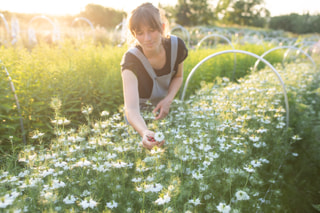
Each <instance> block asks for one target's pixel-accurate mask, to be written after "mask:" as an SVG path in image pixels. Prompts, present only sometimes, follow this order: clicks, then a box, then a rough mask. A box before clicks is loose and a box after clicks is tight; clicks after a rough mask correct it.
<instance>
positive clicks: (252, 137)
mask: <svg viewBox="0 0 320 213" xmlns="http://www.w3.org/2000/svg"><path fill="white" fill-rule="evenodd" d="M249 139H250V140H251V141H253V142H257V141H259V140H260V138H259V137H257V136H255V135H253V136H250V137H249Z"/></svg>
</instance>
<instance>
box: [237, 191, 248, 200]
mask: <svg viewBox="0 0 320 213" xmlns="http://www.w3.org/2000/svg"><path fill="white" fill-rule="evenodd" d="M236 198H237V200H249V199H250V197H249V195H248V194H247V193H246V192H245V191H241V190H239V191H237V192H236Z"/></svg>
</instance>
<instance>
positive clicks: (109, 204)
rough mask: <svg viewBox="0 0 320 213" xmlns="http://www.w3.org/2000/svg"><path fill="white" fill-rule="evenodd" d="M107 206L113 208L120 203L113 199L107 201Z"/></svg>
mask: <svg viewBox="0 0 320 213" xmlns="http://www.w3.org/2000/svg"><path fill="white" fill-rule="evenodd" d="M106 206H107V207H108V208H109V209H113V208H117V207H118V203H117V202H116V201H114V200H112V201H111V202H107V204H106Z"/></svg>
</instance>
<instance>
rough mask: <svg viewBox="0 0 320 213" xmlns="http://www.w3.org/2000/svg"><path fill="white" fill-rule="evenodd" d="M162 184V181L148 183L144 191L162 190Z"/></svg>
mask: <svg viewBox="0 0 320 213" xmlns="http://www.w3.org/2000/svg"><path fill="white" fill-rule="evenodd" d="M161 189H162V185H161V184H160V183H155V184H147V185H145V186H144V192H160V191H161Z"/></svg>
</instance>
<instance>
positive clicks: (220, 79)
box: [0, 40, 320, 212]
mask: <svg viewBox="0 0 320 213" xmlns="http://www.w3.org/2000/svg"><path fill="white" fill-rule="evenodd" d="M272 47H274V46H269V47H268V49H269V48H272ZM235 48H236V49H241V50H246V51H249V52H253V53H255V54H257V55H261V54H263V53H264V52H265V51H266V48H265V46H263V45H260V44H252V43H246V44H236V45H235ZM226 49H230V47H228V46H226V45H222V44H219V45H216V46H215V48H214V49H212V48H203V49H195V48H190V51H189V56H188V58H187V60H186V62H185V64H184V68H185V72H184V77H185V79H186V78H187V76H188V74H189V73H190V71H191V70H192V68H193V67H194V66H195V65H196V64H197V63H198V62H199V61H200V60H202V59H203V58H205V57H206V56H208V55H210V54H212V53H215V52H219V51H222V50H226ZM125 50H126V47H125V46H113V45H102V44H96V43H92V42H74V41H68V40H66V41H65V42H64V43H60V44H54V45H52V44H49V45H48V44H46V43H43V44H39V45H37V46H35V47H34V48H32V50H28V49H25V48H17V47H1V48H0V55H1V60H2V62H1V66H2V69H1V75H2V76H1V82H0V83H1V84H0V89H1V94H0V99H1V104H0V105H1V109H0V110H1V111H0V112H1V116H2V117H1V120H2V121H1V127H0V133H1V138H0V139H1V143H2V144H1V153H2V156H1V163H0V165H1V168H0V208H2V209H4V210H5V212H316V211H319V209H320V207H319V204H320V199H319V197H320V194H319V188H320V181H319V178H318V174H319V172H320V169H319V161H320V158H319V156H320V155H319V153H320V149H319V146H318V144H319V138H320V135H319V130H320V122H319V121H320V110H319V106H320V91H319V90H320V89H319V85H320V75H319V69H318V68H315V67H314V66H312V64H311V63H310V62H309V61H308V60H305V58H303V57H295V58H294V59H292V60H287V61H286V62H285V63H284V64H282V63H281V62H282V59H283V54H284V50H278V51H275V52H273V53H272V54H270V55H268V56H266V59H267V60H268V61H269V62H270V63H271V64H273V65H274V67H275V68H276V69H277V71H278V72H279V74H280V76H281V78H282V79H283V82H284V84H285V87H286V91H287V96H288V102H289V115H290V117H289V118H290V119H289V121H290V122H289V123H286V121H287V117H286V115H287V114H286V113H287V111H286V108H285V100H284V94H283V90H282V89H283V88H282V87H281V85H280V83H279V80H278V79H277V78H276V76H275V75H274V73H273V72H271V70H270V68H268V67H265V66H263V65H262V64H260V65H259V70H257V71H255V72H252V66H253V64H254V62H255V61H256V59H254V58H252V57H248V56H244V55H241V54H237V62H236V66H235V65H234V55H233V54H230V55H223V56H219V57H217V58H215V59H212V60H210V61H208V62H206V63H205V64H204V65H203V66H201V67H200V68H199V70H198V71H197V72H196V74H195V75H194V76H193V78H192V81H191V82H190V85H189V87H188V90H187V96H186V98H185V100H184V101H181V100H179V97H180V95H181V91H180V93H179V94H178V97H177V99H176V100H175V102H174V103H173V106H172V109H171V113H170V115H169V116H168V117H167V118H166V119H164V120H161V121H154V120H153V116H152V115H151V114H148V113H145V114H144V115H143V116H144V117H145V119H146V120H147V122H148V126H149V127H150V129H153V130H154V131H156V132H158V133H159V134H163V136H164V137H165V140H166V143H165V145H164V147H162V148H158V147H155V148H154V149H152V150H146V149H144V148H143V147H142V146H141V145H140V142H141V138H140V136H139V135H138V134H137V133H136V132H135V131H134V130H133V129H132V128H131V127H130V126H127V125H126V124H125V122H124V119H123V112H122V108H123V98H122V82H121V73H120V61H121V57H122V54H123V53H124V51H125ZM316 62H317V64H319V63H320V62H319V61H316ZM5 70H7V71H8V72H9V73H10V77H11V78H12V81H13V83H14V86H15V89H16V94H17V97H18V98H19V103H20V106H21V114H22V117H23V121H24V127H25V132H23V133H24V134H25V135H26V137H27V141H26V144H24V143H23V141H22V140H21V137H22V135H23V133H22V132H21V130H20V128H19V127H20V124H19V118H20V116H19V114H18V113H17V105H16V103H15V101H14V96H13V93H12V91H11V90H10V87H9V86H8V85H9V84H8V83H9V81H8V80H6V79H8V77H7V76H6V73H5Z"/></svg>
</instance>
